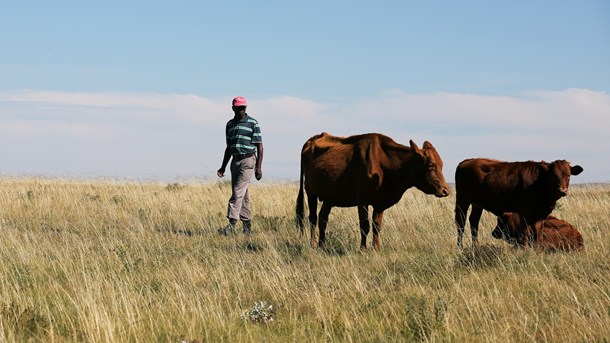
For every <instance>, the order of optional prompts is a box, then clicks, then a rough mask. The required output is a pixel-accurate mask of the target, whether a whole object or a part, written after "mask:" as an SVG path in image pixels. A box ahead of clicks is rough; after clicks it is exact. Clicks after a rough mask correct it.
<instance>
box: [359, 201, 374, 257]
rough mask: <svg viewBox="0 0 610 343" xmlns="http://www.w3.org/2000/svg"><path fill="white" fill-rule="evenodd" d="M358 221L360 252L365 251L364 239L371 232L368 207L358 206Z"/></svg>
mask: <svg viewBox="0 0 610 343" xmlns="http://www.w3.org/2000/svg"><path fill="white" fill-rule="evenodd" d="M358 219H359V220H360V250H362V251H366V237H367V236H368V234H369V231H370V230H371V223H370V221H369V207H368V206H358Z"/></svg>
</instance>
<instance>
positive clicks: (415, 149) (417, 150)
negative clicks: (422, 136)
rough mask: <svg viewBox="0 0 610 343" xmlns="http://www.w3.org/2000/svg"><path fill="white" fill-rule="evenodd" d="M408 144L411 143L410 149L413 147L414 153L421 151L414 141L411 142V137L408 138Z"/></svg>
mask: <svg viewBox="0 0 610 343" xmlns="http://www.w3.org/2000/svg"><path fill="white" fill-rule="evenodd" d="M409 144H410V145H411V149H413V151H415V152H416V153H421V150H420V149H419V147H418V146H417V144H415V142H413V140H412V139H411V140H409Z"/></svg>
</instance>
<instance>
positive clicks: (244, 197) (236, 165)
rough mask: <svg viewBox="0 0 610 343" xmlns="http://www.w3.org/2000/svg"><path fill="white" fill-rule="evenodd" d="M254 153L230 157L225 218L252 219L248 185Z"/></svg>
mask: <svg viewBox="0 0 610 343" xmlns="http://www.w3.org/2000/svg"><path fill="white" fill-rule="evenodd" d="M255 164H256V155H253V156H250V157H246V158H243V159H241V160H239V161H235V158H231V199H229V206H228V209H227V218H229V219H233V220H238V219H241V220H242V221H249V220H252V212H251V211H250V193H249V192H248V185H249V184H250V179H251V178H252V175H253V174H254V167H255Z"/></svg>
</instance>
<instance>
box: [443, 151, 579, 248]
mask: <svg viewBox="0 0 610 343" xmlns="http://www.w3.org/2000/svg"><path fill="white" fill-rule="evenodd" d="M582 171H583V168H582V167H581V166H578V165H577V166H573V167H572V166H570V162H568V161H565V160H557V161H554V162H552V163H547V162H544V161H542V162H533V161H528V162H501V161H497V160H491V159H484V158H477V159H468V160H464V161H462V162H461V163H460V164H459V165H458V166H457V169H456V171H455V188H456V202H455V221H456V223H457V231H458V240H457V245H458V247H459V248H462V235H463V234H464V226H465V225H466V214H467V213H468V208H469V207H470V205H472V212H471V213H470V217H469V221H470V231H471V234H472V244H473V246H477V245H478V240H477V235H478V231H479V220H480V219H481V214H482V213H483V210H487V211H490V212H492V213H493V214H495V215H496V216H500V215H502V214H503V213H504V212H516V213H518V214H520V215H521V216H522V217H523V218H524V219H525V220H526V221H527V222H531V223H535V222H537V221H539V220H542V219H544V218H546V217H547V216H548V215H549V214H550V213H551V212H552V211H553V209H554V208H555V203H556V202H557V200H559V199H560V198H561V197H563V196H566V195H567V194H568V186H569V185H570V175H578V174H580V173H581V172H582ZM532 234H533V232H532V231H530V229H529V228H527V229H526V235H527V237H529V239H527V240H525V242H524V246H525V247H527V245H528V243H529V242H528V241H529V240H530V239H532V238H533V235H532Z"/></svg>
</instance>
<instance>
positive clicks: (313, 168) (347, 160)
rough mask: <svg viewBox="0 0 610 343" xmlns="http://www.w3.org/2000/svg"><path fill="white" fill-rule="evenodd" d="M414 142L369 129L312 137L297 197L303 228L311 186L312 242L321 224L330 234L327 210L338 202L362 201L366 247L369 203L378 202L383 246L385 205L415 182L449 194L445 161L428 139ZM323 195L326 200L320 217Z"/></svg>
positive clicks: (359, 203)
mask: <svg viewBox="0 0 610 343" xmlns="http://www.w3.org/2000/svg"><path fill="white" fill-rule="evenodd" d="M410 145H411V146H410V147H407V146H404V145H401V144H398V143H396V142H395V141H394V140H392V139H391V138H390V137H387V136H384V135H382V134H378V133H368V134H363V135H357V136H351V137H336V136H332V135H330V134H328V133H326V132H323V133H322V134H319V135H316V136H313V137H311V138H310V139H309V140H307V142H305V144H304V145H303V149H302V151H301V175H300V178H301V181H300V189H299V195H298V197H297V206H296V215H297V223H298V225H299V227H300V229H301V232H303V227H304V223H303V222H304V213H305V209H304V201H303V198H304V195H303V188H304V189H305V191H306V192H307V200H308V204H309V222H310V225H311V244H312V246H315V244H316V224H318V222H319V227H320V237H319V241H318V242H317V244H318V245H319V246H322V245H323V244H324V240H325V231H326V225H327V223H328V216H329V214H330V210H331V208H332V207H333V206H339V207H352V206H357V207H358V217H359V220H360V233H361V240H360V248H361V249H362V250H366V237H367V235H368V233H369V230H370V222H369V211H368V209H369V206H372V207H373V215H372V219H373V248H374V249H376V250H379V248H380V247H381V244H380V242H379V232H380V231H381V222H382V220H383V211H385V210H386V209H387V208H389V207H390V206H392V205H394V204H396V203H397V202H398V201H399V200H400V198H401V197H402V195H403V193H404V192H405V191H406V190H407V189H408V188H410V187H416V188H417V189H419V190H421V191H422V192H424V193H426V194H434V195H436V196H437V197H446V196H448V195H449V187H447V184H446V183H445V177H444V176H443V161H442V160H441V157H440V156H439V155H438V153H437V152H436V149H434V147H433V146H432V144H430V143H429V142H427V141H426V142H424V145H423V147H422V149H420V148H419V147H418V146H417V145H416V144H415V143H413V141H410ZM318 199H320V200H321V201H322V208H321V209H320V214H319V215H320V218H319V220H318V216H317V213H316V212H317V207H318Z"/></svg>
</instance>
